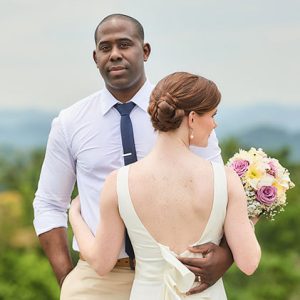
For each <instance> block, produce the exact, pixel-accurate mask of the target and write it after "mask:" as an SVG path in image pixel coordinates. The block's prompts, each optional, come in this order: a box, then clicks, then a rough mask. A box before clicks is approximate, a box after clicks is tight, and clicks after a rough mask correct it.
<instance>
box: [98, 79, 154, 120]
mask: <svg viewBox="0 0 300 300" xmlns="http://www.w3.org/2000/svg"><path fill="white" fill-rule="evenodd" d="M152 90H153V85H152V84H151V83H150V82H149V81H148V80H146V82H145V83H144V85H143V86H142V87H141V88H140V89H139V91H138V92H137V93H136V94H135V95H134V96H133V97H132V98H131V99H130V101H132V102H134V103H135V104H136V105H137V106H139V107H140V108H141V109H142V110H144V111H146V112H147V109H148V105H149V100H150V99H149V98H150V94H151V91H152ZM102 96H103V97H102V99H101V106H102V114H103V115H105V114H106V113H107V112H108V111H109V110H110V109H111V108H112V107H113V106H114V105H115V104H117V103H120V101H118V100H117V99H116V98H115V97H114V96H113V95H112V94H111V93H110V92H109V91H108V89H107V88H106V87H104V89H103V94H102Z"/></svg>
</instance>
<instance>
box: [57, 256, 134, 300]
mask: <svg viewBox="0 0 300 300" xmlns="http://www.w3.org/2000/svg"><path fill="white" fill-rule="evenodd" d="M133 278H134V271H132V270H130V269H129V268H117V267H116V268H114V269H113V270H112V271H111V272H110V273H108V274H107V275H105V276H99V275H98V274H97V273H96V272H95V271H94V270H93V269H92V268H91V267H90V265H89V264H88V263H87V262H86V261H83V260H79V261H78V263H77V266H76V267H75V268H74V269H73V270H72V271H71V272H70V274H68V276H67V277H66V278H65V280H64V282H63V285H62V288H61V294H60V300H102V299H103V300H128V299H129V297H130V290H131V286H132V282H133Z"/></svg>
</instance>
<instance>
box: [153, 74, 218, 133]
mask: <svg viewBox="0 0 300 300" xmlns="http://www.w3.org/2000/svg"><path fill="white" fill-rule="evenodd" d="M220 100H221V93H220V92H219V90H218V88H217V86H216V84H215V83H214V82H212V81H211V80H208V79H206V78H204V77H201V76H198V75H194V74H190V73H187V72H175V73H173V74H170V75H168V76H166V77H165V78H163V79H162V80H160V81H159V82H158V84H157V85H156V87H155V88H154V90H153V91H152V93H151V96H150V103H149V107H148V113H149V114H150V116H151V122H152V125H153V127H154V129H155V130H159V131H170V130H174V129H176V128H178V127H179V126H180V124H181V122H182V119H183V117H184V116H187V115H188V114H189V113H190V112H191V111H194V112H196V113H197V114H199V115H202V114H204V113H207V112H209V111H211V110H213V109H214V108H216V107H217V106H218V104H219V103H220Z"/></svg>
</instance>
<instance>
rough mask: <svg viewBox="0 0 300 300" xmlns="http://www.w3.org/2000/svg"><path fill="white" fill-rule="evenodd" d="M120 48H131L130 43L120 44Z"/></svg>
mask: <svg viewBox="0 0 300 300" xmlns="http://www.w3.org/2000/svg"><path fill="white" fill-rule="evenodd" d="M120 47H121V48H123V49H124V48H128V47H129V43H125V42H123V43H121V44H120Z"/></svg>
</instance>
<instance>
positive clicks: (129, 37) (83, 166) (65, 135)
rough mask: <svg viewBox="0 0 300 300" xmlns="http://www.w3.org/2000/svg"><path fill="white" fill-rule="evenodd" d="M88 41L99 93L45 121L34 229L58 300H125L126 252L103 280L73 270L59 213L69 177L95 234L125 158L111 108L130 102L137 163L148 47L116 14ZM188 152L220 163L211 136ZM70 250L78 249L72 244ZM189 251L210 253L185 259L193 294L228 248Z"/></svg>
mask: <svg viewBox="0 0 300 300" xmlns="http://www.w3.org/2000/svg"><path fill="white" fill-rule="evenodd" d="M95 42H96V49H95V50H94V52H93V58H94V61H95V63H96V66H97V68H98V69H99V71H100V74H101V76H102V78H103V80H104V82H105V88H104V89H103V90H101V91H99V92H97V93H95V94H93V95H91V96H89V97H87V98H85V99H83V100H81V101H79V102H77V103H76V104H74V105H72V106H71V107H69V108H67V109H65V110H63V111H62V112H61V113H60V114H59V116H58V117H57V118H56V119H55V120H54V121H53V123H52V128H51V132H50V135H49V140H48V144H47V151H46V155H45V160H44V164H43V167H42V171H41V176H40V181H39V186H38V190H37V192H36V197H35V200H34V211H35V219H34V226H35V229H36V232H37V234H38V235H39V239H40V242H41V245H42V247H43V249H44V251H45V253H46V255H47V256H48V258H49V261H50V263H51V266H52V268H53V271H54V273H55V275H56V278H57V280H58V282H59V284H60V286H61V287H62V291H61V299H88V300H90V299H91V300H93V299H106V300H107V299H108V300H109V299H114V300H118V299H120V300H125V299H129V294H130V288H131V284H132V281H133V276H134V271H133V270H131V268H130V267H132V265H131V266H130V262H131V260H130V259H128V254H126V253H125V250H124V249H123V250H122V251H121V253H120V259H119V261H118V263H117V265H116V267H115V268H114V270H113V271H112V272H111V273H109V274H108V275H107V276H105V277H99V276H98V275H97V274H96V273H95V272H94V271H93V270H92V269H91V267H90V266H89V265H88V264H87V263H86V262H85V261H84V259H83V258H81V259H80V260H79V262H78V264H77V266H76V267H75V268H74V269H73V266H72V262H71V258H70V252H69V249H68V243H67V234H66V227H67V213H66V212H67V209H68V206H69V203H70V195H71V192H72V190H73V187H74V184H75V181H76V180H77V184H78V190H79V194H80V201H81V209H82V215H83V217H84V219H85V221H86V222H87V224H88V225H89V227H90V229H91V230H92V231H93V232H94V233H95V230H96V227H97V223H98V221H99V220H98V218H99V212H98V205H99V203H98V201H99V195H100V191H101V188H102V185H103V183H104V180H105V178H106V176H107V175H108V174H109V173H110V172H111V171H113V170H114V169H117V168H119V167H121V166H123V165H124V156H127V155H128V153H123V147H122V137H121V132H120V119H121V116H120V113H119V112H118V110H117V109H116V108H115V105H116V104H117V103H127V102H128V101H131V102H133V103H134V104H135V107H134V109H133V110H132V112H131V113H130V119H131V122H132V127H133V132H134V141H135V148H136V154H137V159H140V158H142V157H144V156H145V155H146V154H147V153H148V152H149V151H150V149H151V147H152V145H153V142H154V138H155V136H154V133H153V128H152V126H151V123H150V119H149V116H148V114H147V106H148V101H149V96H150V93H151V90H152V88H153V86H152V85H151V84H150V83H149V82H148V81H147V80H146V75H145V70H144V62H146V61H147V59H148V57H149V55H150V52H151V48H150V45H149V44H148V43H145V42H144V32H143V27H142V26H141V24H140V23H139V22H138V21H137V20H135V19H133V18H131V17H129V16H125V15H120V14H115V15H110V16H108V17H106V18H105V19H103V20H102V21H101V22H100V24H99V25H98V27H97V28H96V31H95ZM123 146H124V145H123ZM195 151H196V152H199V153H200V154H201V155H203V156H204V157H206V158H208V159H212V160H221V157H220V149H219V147H218V142H217V139H216V137H215V135H214V134H213V135H212V136H211V137H210V142H209V147H208V148H206V149H195ZM73 248H74V249H75V250H77V251H78V246H77V245H76V241H74V242H73ZM195 251H205V252H209V254H210V255H207V257H208V258H209V259H207V260H197V259H195V263H194V262H189V264H191V265H193V266H194V267H193V268H194V272H195V273H196V274H197V275H200V278H201V281H202V283H201V285H200V287H199V288H198V289H197V290H195V292H198V291H200V290H203V289H205V288H206V287H207V286H209V285H211V284H213V283H214V282H215V281H216V280H217V279H218V278H219V277H220V276H221V275H223V273H224V272H225V271H226V269H227V268H228V267H229V265H230V264H231V262H232V258H231V254H230V251H228V250H226V249H225V248H224V249H223V248H221V247H217V246H214V245H211V244H209V245H204V246H203V248H201V247H200V249H195ZM203 264H205V265H206V267H205V268H203ZM216 264H217V266H218V268H216ZM199 267H201V268H199ZM212 269H213V270H214V271H212ZM198 278H199V276H198Z"/></svg>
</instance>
